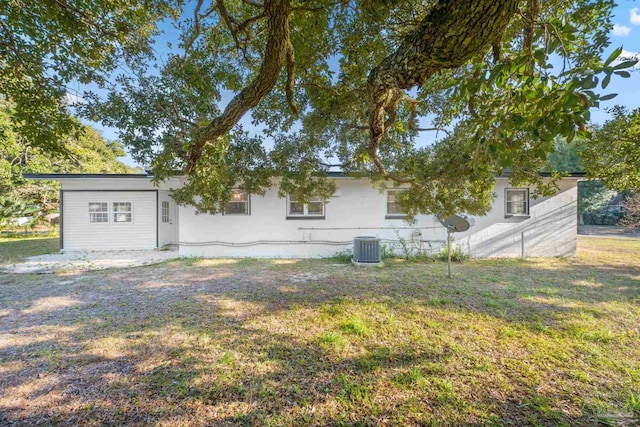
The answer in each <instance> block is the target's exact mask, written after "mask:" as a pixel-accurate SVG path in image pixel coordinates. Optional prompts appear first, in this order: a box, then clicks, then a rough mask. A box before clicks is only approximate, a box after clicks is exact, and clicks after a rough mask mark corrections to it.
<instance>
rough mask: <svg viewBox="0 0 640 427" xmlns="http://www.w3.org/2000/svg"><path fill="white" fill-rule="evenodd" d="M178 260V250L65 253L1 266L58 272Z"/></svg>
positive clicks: (12, 269) (20, 270)
mask: <svg viewBox="0 0 640 427" xmlns="http://www.w3.org/2000/svg"><path fill="white" fill-rule="evenodd" d="M175 258H178V253H177V251H158V250H148V251H90V252H84V251H67V252H57V253H51V254H45V255H38V256H32V257H27V258H24V259H22V260H20V261H18V262H14V263H13V264H8V265H5V266H4V271H5V272H7V273H17V274H25V273H60V272H67V271H68V272H73V271H94V270H105V269H108V268H129V267H139V266H143V265H151V264H158V263H161V262H164V261H168V260H170V259H175Z"/></svg>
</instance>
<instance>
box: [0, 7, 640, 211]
mask: <svg viewBox="0 0 640 427" xmlns="http://www.w3.org/2000/svg"><path fill="white" fill-rule="evenodd" d="M260 3H267V4H266V6H268V5H269V2H260ZM370 3H371V2H370ZM374 3H375V2H373V3H371V4H369V3H367V4H366V5H361V4H358V5H357V7H354V6H353V5H352V4H349V3H345V2H337V3H336V2H335V1H330V0H314V1H313V2H311V3H310V2H302V1H298V0H295V1H293V2H292V4H291V6H292V7H293V8H294V11H293V12H292V13H291V14H290V15H289V16H288V19H289V26H288V30H289V40H277V41H278V42H282V43H287V45H288V42H291V46H292V47H293V53H294V55H292V56H290V57H288V58H289V59H290V60H291V58H292V57H293V58H294V59H293V61H294V62H295V64H292V63H288V64H286V65H285V66H283V67H281V69H280V70H273V73H271V74H270V75H271V76H276V75H277V76H278V81H277V83H276V85H275V87H273V89H271V90H263V89H260V90H259V91H258V90H257V89H256V87H255V86H254V85H252V82H253V81H254V79H255V78H256V76H257V75H258V74H259V72H260V70H261V64H262V60H263V59H264V57H265V52H266V46H267V42H268V36H267V35H268V34H269V28H272V27H270V24H269V21H268V18H267V16H266V14H265V9H264V8H262V7H260V5H259V4H258V5H256V4H254V2H247V1H242V0H224V1H221V2H213V3H212V4H211V6H210V7H206V9H207V10H205V8H202V10H199V9H197V8H196V4H197V3H196V2H184V3H183V2H178V3H175V4H174V3H173V2H165V1H161V0H157V1H152V2H151V3H149V2H145V4H139V3H137V2H133V3H130V2H123V1H121V0H97V1H96V2H92V3H91V5H88V6H87V11H86V13H87V17H89V18H91V19H92V20H97V22H98V23H100V25H101V27H100V28H96V27H95V26H94V25H93V24H92V23H91V22H89V23H83V22H79V19H80V17H78V16H73V14H71V16H67V17H65V16H61V15H60V14H57V13H55V12H56V9H55V8H54V7H53V6H50V5H48V3H46V2H28V3H25V5H26V6H24V7H25V8H27V9H25V10H23V11H22V12H30V13H31V15H30V16H34V17H35V22H36V23H37V25H36V27H38V26H39V27H38V28H36V27H33V25H34V24H33V22H31V21H29V20H27V19H25V16H27V15H25V14H24V13H17V11H15V10H11V11H7V10H8V9H7V8H8V6H4V8H5V9H2V10H0V16H4V15H5V14H6V16H8V17H9V18H8V19H9V21H8V22H9V24H10V28H11V29H13V30H14V31H13V32H12V34H13V33H20V34H25V38H24V39H21V40H18V42H20V43H22V47H23V48H24V49H22V51H24V52H26V53H28V58H29V63H30V64H32V65H33V67H35V68H33V67H32V68H31V70H35V72H34V73H33V75H29V73H27V72H26V71H25V70H26V68H22V69H21V68H19V63H18V58H17V56H16V55H13V56H10V57H9V58H10V60H11V61H12V62H11V63H12V64H13V65H16V70H18V71H16V74H11V75H9V74H7V75H6V76H2V77H3V84H7V85H9V83H5V82H10V85H11V86H7V87H8V88H9V89H7V90H5V92H4V93H8V94H10V97H16V99H18V101H17V102H16V108H17V109H16V113H15V117H16V118H18V119H20V122H21V123H25V124H26V127H25V129H24V130H23V131H21V132H25V133H24V134H25V135H30V134H28V132H29V131H30V130H31V131H34V132H42V133H43V134H42V135H41V137H42V138H40V137H38V138H36V135H35V133H34V134H33V138H32V137H31V136H30V137H29V139H28V140H29V141H41V142H42V143H44V142H43V141H45V140H48V141H50V142H51V141H59V140H60V136H61V135H64V134H65V133H68V132H70V131H71V128H72V126H71V127H69V126H67V127H65V126H64V122H63V121H61V122H60V123H57V122H55V120H53V119H51V117H54V116H56V115H58V116H59V117H61V118H64V120H66V119H67V118H68V117H67V116H66V114H63V113H66V110H65V108H64V106H61V105H60V103H59V98H60V97H61V96H63V95H64V94H65V92H66V89H65V85H66V83H67V82H69V81H71V80H70V79H76V80H79V81H85V82H93V83H95V84H97V85H98V86H99V87H100V88H101V89H102V91H101V92H99V93H100V95H98V94H97V93H84V94H83V98H84V99H85V100H86V103H84V104H82V105H79V106H77V109H78V111H80V112H81V114H82V115H83V116H84V117H85V118H89V119H94V120H95V119H96V118H97V119H99V120H100V121H101V122H102V123H103V124H104V125H107V126H111V127H116V128H118V129H120V137H121V139H122V141H123V142H124V143H125V144H126V145H127V147H128V148H129V150H130V151H131V152H132V154H133V156H134V157H135V159H136V160H138V161H139V162H142V163H144V164H147V165H149V166H151V168H152V170H153V172H154V175H155V177H156V179H162V178H166V177H169V176H172V175H174V174H176V173H184V172H185V171H186V170H187V165H190V162H191V159H192V158H194V157H197V158H199V159H200V160H199V161H198V162H197V164H196V165H195V166H193V167H192V168H190V169H189V176H188V177H187V178H188V180H187V185H186V186H185V187H183V188H182V189H181V190H179V191H177V192H176V193H175V194H174V196H175V198H176V200H177V201H178V202H179V203H182V204H191V205H195V206H196V208H197V209H198V211H201V212H210V213H214V212H219V211H220V209H222V206H224V204H225V200H226V199H227V198H228V196H229V194H230V191H231V189H232V188H234V187H238V186H240V187H242V188H243V189H244V190H246V191H248V192H258V193H260V192H263V191H265V190H266V189H267V188H270V187H271V186H273V185H277V186H279V190H280V192H281V193H282V194H284V193H292V194H295V197H296V198H300V199H301V200H308V199H309V198H310V197H312V196H319V197H323V198H326V197H329V195H330V193H331V191H332V186H331V181H330V180H328V179H327V169H328V166H327V165H328V164H337V165H342V170H344V171H346V172H348V173H350V174H352V175H354V176H365V177H370V178H372V179H374V180H379V179H380V175H379V174H378V170H377V168H375V167H373V166H372V165H371V164H370V162H371V161H372V160H373V158H372V155H371V153H370V150H369V147H370V130H369V125H370V117H369V114H370V112H371V111H374V110H373V109H372V105H370V102H372V101H370V100H371V99H372V98H371V88H370V87H369V86H368V81H369V77H370V76H371V75H372V70H376V69H378V67H379V66H380V65H381V64H382V63H383V60H384V59H385V58H387V57H389V56H390V54H393V55H398V58H402V57H403V55H404V57H405V58H407V59H410V58H408V57H407V56H406V55H409V54H410V53H411V52H412V51H413V50H412V49H411V46H405V45H404V44H403V40H405V37H407V36H408V35H413V36H415V37H416V39H415V41H416V45H417V44H420V43H426V44H428V45H429V46H431V47H433V51H434V52H436V51H439V52H448V53H447V54H448V55H453V56H455V52H457V51H458V50H460V49H463V48H464V47H465V46H466V45H467V44H468V43H469V40H477V39H473V38H472V37H476V35H475V34H465V33H464V31H462V33H461V34H458V33H457V32H456V33H451V34H448V33H447V34H437V35H430V36H429V38H425V39H421V38H420V35H424V34H425V33H424V31H426V30H425V28H427V27H424V26H420V25H418V23H419V22H421V20H422V19H423V18H424V17H425V16H428V14H429V13H430V11H432V10H433V8H434V5H435V4H436V3H438V2H431V1H429V2H424V1H417V0H416V1H414V0H410V1H403V2H395V1H394V2H386V3H385V4H384V5H382V6H380V5H378V4H374ZM451 4H452V3H447V5H451ZM519 7H520V8H521V10H520V11H519V13H515V15H514V17H513V18H512V19H511V21H510V22H509V25H508V27H507V29H506V30H505V31H504V32H503V33H502V34H488V35H483V37H484V38H483V40H489V39H490V40H499V41H500V42H499V43H496V45H495V46H491V47H488V46H487V47H486V49H485V48H484V47H483V51H481V52H478V53H477V54H475V55H473V56H471V57H467V56H465V61H464V62H463V63H462V65H460V66H459V67H457V68H447V67H446V66H445V64H450V63H452V58H447V57H442V58H435V59H434V58H430V59H429V61H425V63H424V64H423V63H422V62H420V63H419V64H417V65H416V67H418V68H419V67H427V66H429V67H431V66H432V67H433V68H434V69H433V70H432V69H429V70H427V69H424V70H418V71H419V72H422V74H421V75H429V76H430V77H429V78H428V79H424V80H425V81H422V80H420V79H415V80H411V79H409V80H407V81H406V82H404V83H403V86H402V87H403V88H404V90H405V92H404V95H405V96H402V95H403V94H399V96H398V100H397V103H396V101H395V100H394V102H392V103H391V104H392V105H389V106H388V108H386V109H385V110H384V117H383V121H388V123H387V126H386V127H385V133H384V135H385V138H384V139H383V140H382V142H381V143H380V145H379V147H378V150H377V154H378V156H379V158H380V164H382V165H383V166H384V168H386V169H387V170H389V171H393V172H394V173H395V174H396V175H398V176H400V177H401V178H403V179H408V180H411V186H410V187H411V188H410V189H409V192H410V195H411V197H410V198H409V199H408V200H410V202H409V209H410V211H411V212H413V213H419V212H436V213H453V212H455V211H467V212H472V213H480V212H483V211H486V209H487V208H488V206H490V202H491V188H492V185H493V184H494V181H495V180H494V176H495V175H496V174H499V173H502V172H503V171H505V170H509V171H510V173H511V177H512V180H514V182H521V183H534V184H536V185H538V186H539V187H540V188H541V189H542V190H541V191H544V189H545V188H546V189H550V188H551V187H552V185H553V183H552V182H551V183H549V182H547V181H545V182H542V181H540V180H539V177H538V174H537V172H538V170H540V169H541V168H543V167H545V166H546V165H547V157H548V156H549V154H550V153H551V152H553V150H554V146H555V141H557V140H558V138H562V139H564V140H567V141H571V140H574V139H579V138H584V137H585V136H586V135H587V132H588V122H589V118H590V109H591V108H597V107H599V106H600V102H602V101H607V100H610V99H612V98H613V97H614V96H615V94H607V93H600V92H599V91H600V90H602V89H605V88H607V87H608V86H609V84H610V83H611V82H612V81H614V79H616V78H620V77H621V78H626V77H629V75H630V73H629V71H628V69H629V68H630V67H632V66H634V65H635V61H631V60H627V59H626V58H622V55H623V53H622V52H623V51H622V49H621V48H617V49H615V50H614V51H613V52H612V53H610V54H608V55H607V57H606V59H604V60H603V56H604V54H605V52H608V49H609V44H610V40H609V35H608V34H609V29H610V22H611V12H612V2H611V1H609V0H572V1H556V0H551V1H545V2H543V3H542V6H541V7H542V9H541V11H540V14H539V16H538V17H537V19H536V20H535V22H536V25H535V26H534V28H532V29H531V28H529V27H528V25H529V23H530V22H531V21H530V20H529V19H528V18H523V17H528V13H529V12H528V11H527V10H526V2H520V5H519ZM279 10H281V9H279ZM4 12H6V13H4ZM472 18H473V17H472ZM475 18H477V19H479V20H481V19H482V17H475ZM160 22H162V23H163V27H166V28H171V31H169V32H168V33H173V34H176V37H175V40H169V41H170V43H171V45H170V46H167V48H166V49H164V45H163V46H157V45H156V46H154V47H153V49H152V48H151V41H152V39H151V37H152V36H153V35H154V32H155V31H156V29H157V28H158V24H159V23H160ZM476 22H478V21H476ZM76 27H77V31H76ZM101 29H107V30H109V31H110V32H109V33H108V34H106V35H105V34H102V33H101ZM18 30H24V31H23V32H22V33H21V32H19V31H18ZM525 33H527V34H528V38H531V44H532V45H531V49H529V48H528V46H523V39H524V34H525ZM529 36H530V37H529ZM442 46H453V47H452V48H451V49H440V48H441V47H442ZM456 46H458V48H460V49H458V48H456ZM401 48H402V49H401ZM403 49H404V50H403ZM438 49H439V50H438ZM154 50H158V51H159V53H156V52H154ZM65 55H67V56H65ZM69 55H70V56H69ZM393 55H392V56H393ZM45 58H46V59H47V61H49V60H50V61H52V63H53V64H54V65H53V66H52V67H51V68H48V66H47V65H46V64H45ZM391 59H393V58H391ZM427 62H429V63H430V65H429V64H427ZM394 63H395V62H394ZM397 63H398V64H399V65H398V66H399V67H402V66H403V65H402V64H403V62H402V61H398V62H397ZM407 63H408V62H407ZM458 63H459V62H455V64H458ZM292 65H295V66H292ZM123 70H124V71H123ZM278 73H279V74H278ZM418 74H420V73H418ZM33 76H36V77H37V78H35V79H33V80H29V79H30V78H33ZM27 77H28V78H27ZM49 77H51V80H49ZM391 80H393V79H391ZM29 81H31V82H32V83H29V85H31V86H29V85H27V83H25V82H29ZM74 81H75V80H74ZM25 85H27V86H25ZM38 85H40V86H38ZM21 87H22V88H24V87H27V88H28V89H27V90H22V91H21V89H20V88H21ZM40 87H44V88H45V89H47V88H48V90H44V91H41V92H39V88H40ZM256 91H257V92H259V94H258V95H259V96H255V95H256ZM105 93H106V94H105ZM21 94H25V95H24V96H23V95H21ZM236 96H237V98H236V99H237V100H238V101H239V102H240V103H246V102H248V101H247V100H248V99H258V100H259V102H258V104H257V105H255V106H254V107H253V109H252V110H251V113H250V114H251V116H250V117H249V116H246V117H245V118H244V120H240V121H239V122H238V120H234V121H231V122H229V123H224V125H225V127H224V129H229V128H231V131H230V132H229V133H228V134H225V135H222V136H219V135H218V136H216V137H215V138H207V135H210V134H211V133H210V132H211V129H213V128H215V127H216V126H219V125H220V121H223V119H221V118H220V117H221V113H222V112H224V111H227V109H230V110H231V111H233V110H234V109H237V108H238V107H239V105H238V104H237V103H232V104H230V103H229V100H230V99H232V98H233V97H236ZM394 96H395V93H394ZM292 103H294V104H296V105H297V106H299V111H300V113H299V115H298V116H296V115H294V114H292V112H291V108H290V105H291V104H292ZM252 105H253V104H252ZM242 111H244V110H242ZM17 122H18V121H16V123H17ZM43 122H44V123H47V124H50V125H51V126H34V123H43ZM73 123H74V122H73V121H70V122H68V123H67V125H69V124H73ZM234 125H235V126H234ZM74 126H75V125H74ZM442 128H445V129H446V131H442V130H441V129H442ZM52 129H53V131H52V132H51V133H48V134H46V135H45V134H44V132H49V130H52ZM425 129H439V130H438V131H427V130H425ZM203 141H205V143H204V145H203V144H202V142H203ZM34 143H36V142H34ZM36 144H40V142H37V143H36ZM56 144H57V142H56V143H55V144H53V145H50V147H55V146H56ZM58 145H59V144H58ZM194 147H197V148H196V149H194ZM334 169H336V168H334ZM276 178H277V179H276ZM552 181H553V180H552ZM384 185H391V183H384Z"/></svg>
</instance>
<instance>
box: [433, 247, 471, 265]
mask: <svg viewBox="0 0 640 427" xmlns="http://www.w3.org/2000/svg"><path fill="white" fill-rule="evenodd" d="M448 253H449V251H448V249H447V247H446V246H445V247H444V248H442V249H440V251H439V252H438V253H437V254H436V258H438V259H439V260H441V261H446V260H447V259H448V258H449V257H448ZM467 258H469V254H467V253H466V252H465V251H464V249H462V247H460V246H458V245H451V261H453V262H462V261H465V260H466V259H467Z"/></svg>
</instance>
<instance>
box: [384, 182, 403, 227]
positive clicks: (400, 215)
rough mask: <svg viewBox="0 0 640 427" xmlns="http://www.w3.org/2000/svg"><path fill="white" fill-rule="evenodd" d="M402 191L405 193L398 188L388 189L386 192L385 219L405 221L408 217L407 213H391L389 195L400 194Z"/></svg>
mask: <svg viewBox="0 0 640 427" xmlns="http://www.w3.org/2000/svg"><path fill="white" fill-rule="evenodd" d="M401 191H403V190H402V189H400V188H398V189H393V188H392V189H388V190H387V191H386V192H385V199H384V211H385V215H384V218H385V219H405V218H406V217H407V216H408V215H407V214H406V213H389V193H400V192H401Z"/></svg>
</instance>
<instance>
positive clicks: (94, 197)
mask: <svg viewBox="0 0 640 427" xmlns="http://www.w3.org/2000/svg"><path fill="white" fill-rule="evenodd" d="M25 177H26V178H31V179H39V180H57V181H60V183H61V191H60V248H61V249H63V250H123V249H154V248H161V247H164V246H166V245H174V246H177V248H178V250H179V253H180V254H181V255H184V256H204V257H272V258H278V257H295V258H312V257H325V256H330V255H333V254H335V253H337V252H340V251H344V250H347V249H351V247H352V244H353V238H354V237H356V236H361V235H368V236H377V237H379V238H380V239H382V242H383V244H386V245H388V247H392V248H396V250H402V249H400V248H402V247H404V248H405V249H404V250H407V249H409V250H412V251H422V250H427V251H428V250H437V249H439V248H440V247H442V245H443V244H444V242H445V241H446V230H445V228H444V227H443V226H442V225H441V224H440V223H439V221H438V220H437V218H435V217H434V216H432V215H420V216H418V218H417V220H416V222H415V223H413V224H409V223H408V222H406V221H405V215H403V213H402V210H401V208H400V206H399V204H398V203H397V202H396V200H395V195H396V191H397V190H394V189H388V190H386V191H382V192H381V191H380V190H379V189H377V188H374V187H372V185H371V183H370V181H368V180H366V179H354V178H350V177H346V176H343V175H342V174H341V173H334V172H331V173H330V177H331V179H335V181H336V185H337V191H336V192H335V194H334V195H333V197H332V198H331V199H330V200H329V201H328V202H327V203H323V202H322V201H321V200H318V201H315V202H312V203H308V204H304V205H303V204H299V203H297V202H295V201H293V200H289V198H280V197H279V196H278V192H277V189H276V188H273V189H271V190H269V191H267V193H266V194H265V195H264V196H259V195H254V194H243V193H241V192H236V193H234V194H233V197H232V199H231V201H230V202H229V204H228V206H227V208H226V210H225V212H224V213H223V214H217V215H210V214H197V213H196V211H195V209H194V208H193V207H192V206H178V205H177V204H176V203H175V202H174V201H173V199H172V198H171V195H170V190H171V189H172V188H178V187H179V186H180V185H181V182H183V181H182V179H181V178H173V179H170V180H168V181H165V182H162V183H160V184H159V185H158V186H154V184H153V183H152V182H151V176H150V175H147V174H29V175H25ZM581 177H582V174H572V175H571V176H568V177H565V178H563V179H562V180H560V182H559V189H558V192H557V194H555V195H554V196H551V197H546V198H542V197H541V198H533V197H531V196H532V194H533V189H531V188H527V187H524V188H512V187H510V185H509V182H508V179H507V178H503V177H498V178H496V184H495V193H496V195H497V197H496V199H495V201H494V203H493V206H492V208H491V210H490V212H489V213H488V214H487V215H485V216H477V217H470V222H471V223H472V224H473V225H472V226H471V228H470V229H469V230H468V231H466V232H464V233H456V234H455V235H454V239H455V240H454V243H455V244H457V245H459V246H461V247H462V249H463V250H465V251H466V252H467V253H468V254H469V255H471V256H473V257H514V256H521V255H523V253H524V254H526V255H527V256H568V255H573V254H575V252H576V243H577V182H578V180H579V179H580V178H581Z"/></svg>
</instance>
